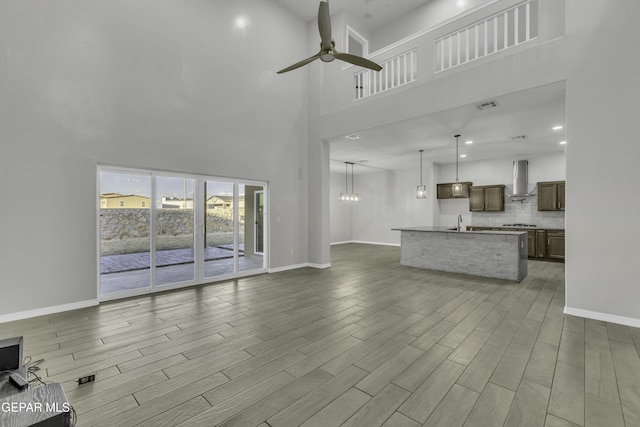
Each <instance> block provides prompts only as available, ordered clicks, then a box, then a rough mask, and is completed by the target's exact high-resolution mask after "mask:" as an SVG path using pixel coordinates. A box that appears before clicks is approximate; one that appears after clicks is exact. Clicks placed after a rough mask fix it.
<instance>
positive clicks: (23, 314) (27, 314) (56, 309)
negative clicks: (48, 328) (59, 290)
mask: <svg viewBox="0 0 640 427" xmlns="http://www.w3.org/2000/svg"><path fill="white" fill-rule="evenodd" d="M94 305H98V300H97V299H91V300H87V301H78V302H72V303H69V304H62V305H55V306H53V307H44V308H37V309H35V310H27V311H20V312H18V313H9V314H0V323H6V322H13V321H14V320H23V319H29V318H31V317H38V316H45V315H47V314H54V313H62V312H63V311H71V310H77V309H79V308H86V307H93V306H94Z"/></svg>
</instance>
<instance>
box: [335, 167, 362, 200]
mask: <svg viewBox="0 0 640 427" xmlns="http://www.w3.org/2000/svg"><path fill="white" fill-rule="evenodd" d="M349 165H351V193H349ZM353 165H354V163H352V162H344V169H345V173H344V193H340V198H339V199H338V201H339V202H359V201H360V195H359V194H358V193H356V192H355V191H353Z"/></svg>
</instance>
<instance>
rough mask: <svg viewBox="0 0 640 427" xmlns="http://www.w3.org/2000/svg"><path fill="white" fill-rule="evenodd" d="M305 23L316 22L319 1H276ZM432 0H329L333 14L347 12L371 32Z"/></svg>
mask: <svg viewBox="0 0 640 427" xmlns="http://www.w3.org/2000/svg"><path fill="white" fill-rule="evenodd" d="M276 1H277V2H278V3H280V4H282V5H284V6H285V7H286V8H287V9H289V10H291V11H293V12H294V13H295V14H296V15H298V16H299V17H300V18H302V19H304V20H305V21H311V20H315V19H316V17H317V15H318V5H319V3H320V2H319V0H276ZM429 1H430V0H401V1H398V0H329V7H330V8H331V14H335V13H338V12H340V11H342V10H346V11H347V12H348V13H349V14H350V15H352V16H355V17H358V18H360V20H361V21H362V23H363V24H364V25H365V27H366V28H367V29H368V30H369V31H373V30H376V29H377V28H379V27H381V26H383V25H385V24H386V23H389V22H391V21H393V20H394V19H396V18H399V17H400V16H402V15H405V14H407V13H409V12H411V11H412V10H414V9H416V8H417V7H419V6H422V5H423V4H425V3H428V2H429Z"/></svg>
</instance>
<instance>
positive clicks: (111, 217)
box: [100, 209, 244, 255]
mask: <svg viewBox="0 0 640 427" xmlns="http://www.w3.org/2000/svg"><path fill="white" fill-rule="evenodd" d="M156 214H157V223H156V236H157V237H156V243H157V249H158V250H164V249H182V248H190V247H193V210H192V209H156ZM150 215H151V209H100V254H101V255H118V254H127V253H136V252H146V251H148V250H149V244H150V243H149V234H150V227H151V221H150ZM240 234H241V236H240V239H241V241H242V240H243V235H244V227H242V226H241V228H240ZM232 243H233V220H232V219H230V218H228V217H227V218H225V217H222V216H218V215H216V214H214V212H213V210H208V211H207V245H208V246H217V245H228V244H232Z"/></svg>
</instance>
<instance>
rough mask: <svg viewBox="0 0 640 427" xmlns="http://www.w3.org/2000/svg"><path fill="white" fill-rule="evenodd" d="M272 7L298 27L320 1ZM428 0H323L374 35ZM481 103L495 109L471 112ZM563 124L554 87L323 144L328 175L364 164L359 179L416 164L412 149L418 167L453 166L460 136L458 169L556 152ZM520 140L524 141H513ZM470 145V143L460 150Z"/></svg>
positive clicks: (561, 101)
mask: <svg viewBox="0 0 640 427" xmlns="http://www.w3.org/2000/svg"><path fill="white" fill-rule="evenodd" d="M276 1H277V2H279V3H281V4H282V5H284V6H285V7H287V8H288V9H290V10H292V11H293V12H294V13H295V14H296V15H298V16H300V17H301V18H302V19H304V20H305V21H311V20H315V19H316V16H317V13H318V3H319V0H276ZM429 1H430V0H402V1H393V0H329V4H330V8H331V13H332V14H335V13H338V12H340V11H341V10H346V11H347V12H348V13H349V14H350V15H352V16H355V17H359V18H361V20H362V22H363V23H364V24H365V25H366V26H367V28H368V29H369V30H370V31H373V30H375V29H377V28H379V27H381V26H384V25H385V24H388V23H390V22H392V21H393V20H395V19H397V18H398V17H400V16H402V15H405V14H407V13H409V12H411V11H412V10H414V9H416V8H417V7H419V6H421V5H424V4H425V3H428V2H429ZM451 1H455V0H451ZM486 101H496V102H497V104H498V106H497V107H496V108H492V109H485V110H480V109H478V108H477V104H479V103H481V102H486ZM564 122H565V85H564V83H557V84H553V85H548V86H544V87H540V88H536V89H531V90H528V91H523V92H519V93H513V94H509V95H506V96H501V97H496V98H492V99H487V100H480V101H478V103H475V104H472V105H466V106H463V107H459V108H455V109H452V110H447V111H442V112H440V113H437V114H432V115H429V116H423V117H419V118H415V119H411V120H405V121H401V122H397V123H393V124H389V125H385V126H381V127H376V128H370V129H353V133H355V134H357V135H358V136H359V137H360V139H357V140H351V139H347V138H345V136H346V135H337V136H335V137H334V138H331V139H329V142H331V150H330V157H331V170H332V171H337V172H344V162H354V163H356V164H359V165H362V166H366V167H359V168H357V172H358V173H366V172H368V171H375V170H380V169H382V170H397V169H406V168H411V167H415V165H416V163H417V162H418V159H419V152H418V151H419V150H425V151H424V160H425V161H429V162H434V163H436V164H447V163H455V161H456V149H455V147H456V144H455V138H454V137H453V136H454V135H456V134H460V135H461V137H460V144H459V151H460V154H466V157H464V158H458V160H459V161H460V162H461V163H463V162H470V161H478V160H488V159H497V158H512V159H513V160H518V159H526V158H527V156H535V155H540V154H544V153H551V152H561V151H564V149H565V146H564V145H560V144H559V142H560V141H564V140H565V130H564V129H561V130H553V129H552V128H553V127H554V126H557V125H562V126H564ZM522 135H524V136H525V138H518V139H513V138H515V137H519V136H522ZM469 140H471V141H473V143H472V144H465V142H466V141H469Z"/></svg>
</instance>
